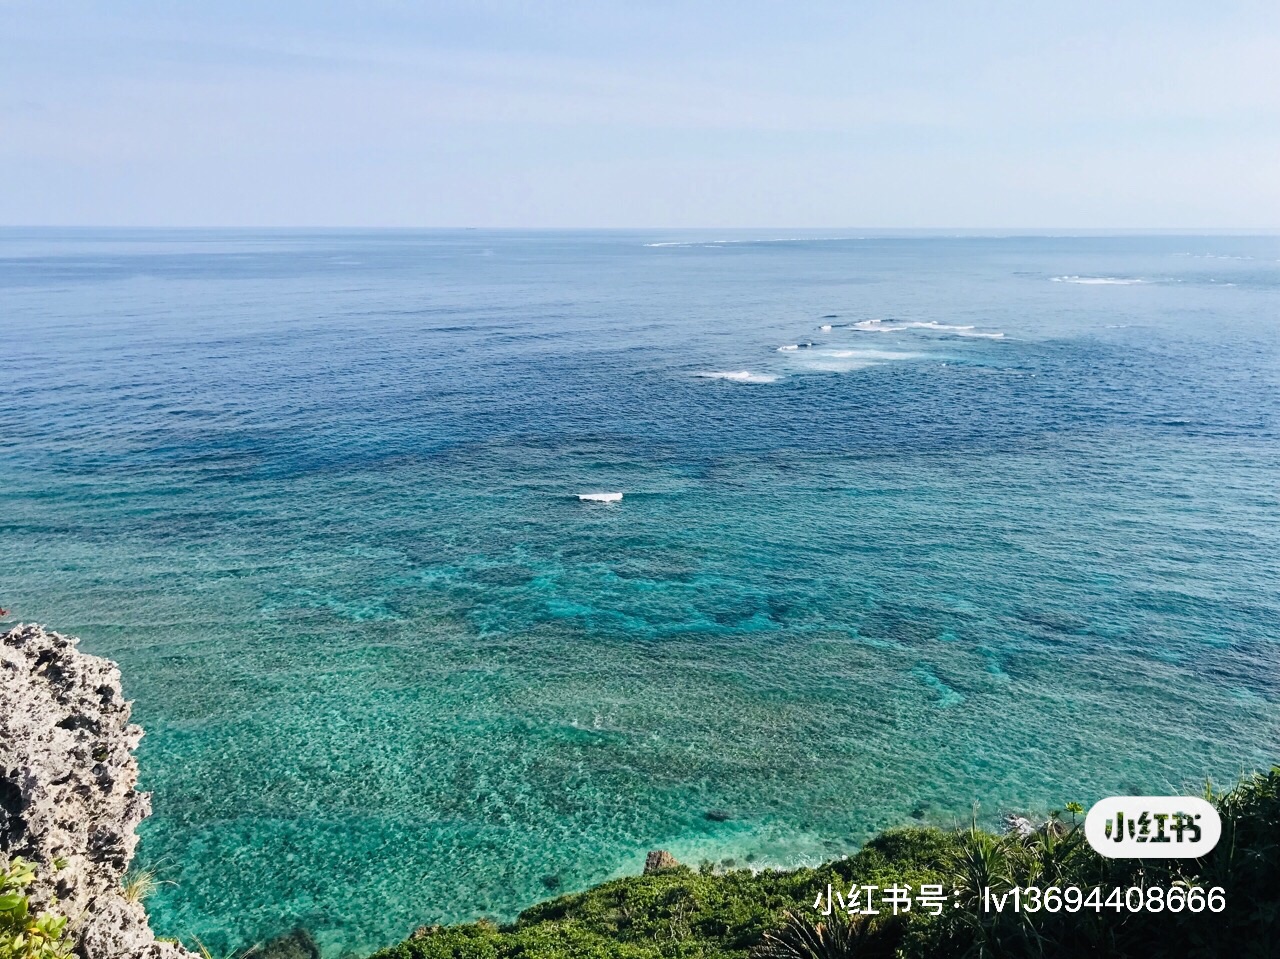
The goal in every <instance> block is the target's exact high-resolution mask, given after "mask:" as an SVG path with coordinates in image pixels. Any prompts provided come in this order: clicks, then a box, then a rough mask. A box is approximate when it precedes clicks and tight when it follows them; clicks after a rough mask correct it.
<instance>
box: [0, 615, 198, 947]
mask: <svg viewBox="0 0 1280 959" xmlns="http://www.w3.org/2000/svg"><path fill="white" fill-rule="evenodd" d="M77 642H78V640H76V639H74V638H71V637H67V636H62V635H59V634H58V633H51V632H46V631H45V630H44V629H43V628H42V627H40V626H34V625H19V626H17V627H15V628H13V629H11V630H9V631H8V632H7V633H4V634H0V857H4V858H13V857H15V856H21V857H23V858H24V859H28V860H31V861H32V862H34V863H36V864H37V865H38V866H39V867H40V871H39V878H38V880H37V882H36V883H35V884H34V885H32V886H31V887H30V889H29V890H28V892H29V895H30V897H31V901H32V906H33V908H35V909H36V910H39V909H43V908H49V907H52V908H55V909H56V910H57V911H58V912H60V913H62V914H63V915H65V916H67V917H69V919H70V921H71V925H70V928H71V930H72V934H73V936H74V938H75V941H76V954H77V955H78V956H79V957H80V959H194V955H193V954H192V953H190V952H188V951H187V950H185V949H183V948H182V947H181V946H177V945H174V944H172V943H168V942H161V941H158V940H157V939H156V938H155V936H154V934H153V933H152V932H151V927H150V926H149V925H148V923H147V915H146V911H145V910H144V909H143V906H142V904H141V903H139V902H132V901H130V900H129V899H127V898H125V896H124V892H123V880H124V877H125V873H126V872H127V870H128V868H129V863H130V862H131V861H132V859H133V853H134V849H135V847H136V846H137V844H138V837H137V834H136V832H135V830H136V829H137V826H138V824H139V823H140V822H142V820H143V819H145V818H146V816H147V815H148V814H149V813H150V811H151V803H150V799H149V797H148V796H147V794H146V793H140V792H138V791H137V789H135V788H134V787H135V786H136V784H137V781H138V763H137V760H135V759H134V757H133V750H134V749H135V747H136V746H137V745H138V740H139V739H141V738H142V730H141V729H140V728H139V727H138V726H135V725H132V724H131V723H130V722H129V708H130V704H129V703H128V702H127V701H126V700H125V698H124V694H123V693H122V691H121V688H120V671H119V670H118V669H117V668H116V666H115V664H113V663H111V662H109V661H108V660H105V659H100V658H98V657H97V656H90V655H88V654H87V653H82V652H80V651H79V650H78V649H76V643H77ZM55 862H65V865H62V867H61V868H58V869H55V867H54V863H55ZM55 899H56V905H54V901H55Z"/></svg>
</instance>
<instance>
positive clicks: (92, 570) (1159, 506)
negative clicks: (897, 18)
mask: <svg viewBox="0 0 1280 959" xmlns="http://www.w3.org/2000/svg"><path fill="white" fill-rule="evenodd" d="M852 236H853V234H851V235H850V237H852ZM788 237H789V235H788V234H732V235H726V234H723V233H706V234H656V233H644V234H641V233H599V234H587V233H582V234H570V233H549V234H537V233H496V232H481V231H458V232H436V233H338V232H332V233H233V232H172V233H165V232H157V231H152V232H123V231H114V232H112V231H30V230H28V231H19V230H8V231H3V232H0V333H2V334H3V343H4V349H3V351H0V381H2V382H3V388H2V390H0V423H3V431H2V433H0V550H2V551H3V555H5V556H6V557H8V559H7V561H6V562H5V563H4V566H3V573H2V578H0V605H7V606H12V607H14V617H15V618H21V619H23V620H26V621H41V622H45V623H47V624H49V625H50V626H51V627H54V628H57V629H60V630H62V631H64V632H71V633H76V634H79V635H80V636H82V637H83V640H84V645H85V647H86V648H88V649H89V650H90V651H93V652H97V653H101V654H104V655H108V656H111V657H114V658H115V659H117V660H119V661H120V663H121V666H122V668H123V670H124V675H125V684H126V691H127V692H128V694H129V695H130V696H131V697H133V698H134V699H136V700H137V704H136V716H137V718H138V720H139V721H140V722H141V723H142V724H144V725H145V727H146V729H147V736H146V738H145V739H144V741H143V745H142V748H141V750H140V760H141V764H142V769H143V776H144V780H145V785H146V787H147V788H149V789H151V790H153V791H154V793H155V796H154V805H155V815H154V816H153V818H152V819H151V820H149V821H148V822H147V823H146V824H145V825H144V827H143V835H144V840H143V843H142V846H141V856H142V859H143V861H144V862H146V863H147V864H150V865H154V866H155V867H156V868H157V869H158V871H159V872H160V874H161V875H162V877H163V878H166V879H169V880H172V881H173V883H174V884H173V885H166V886H162V887H161V888H160V890H159V891H158V893H157V894H156V896H155V898H154V899H153V900H152V901H151V904H150V908H151V911H152V913H153V915H154V919H155V925H156V926H157V928H158V929H159V930H160V931H161V932H162V933H165V934H171V935H178V936H183V937H188V938H189V937H191V936H194V935H198V936H199V937H200V938H201V939H202V940H203V941H204V942H206V943H208V944H209V945H210V946H212V947H214V948H224V947H227V948H229V947H231V946H233V945H236V944H239V943H245V942H248V941H253V940H255V939H259V938H261V937H263V936H267V935H270V934H273V933H276V932H279V931H282V930H285V929H288V928H291V927H293V926H295V925H298V924H302V925H305V926H308V927H309V928H311V929H313V930H314V931H315V933H316V934H317V936H318V937H319V939H320V940H321V941H322V943H323V944H324V946H325V948H326V952H327V953H328V954H330V955H333V956H338V955H340V954H342V953H343V952H344V951H352V952H356V953H359V952H361V951H362V950H366V951H367V950H368V949H371V948H373V947H374V946H377V945H381V944H386V943H389V942H392V941H395V940H397V939H399V938H401V937H403V936H404V935H405V934H407V932H408V931H409V930H410V929H412V928H413V927H414V926H415V925H417V924H420V923H426V922H438V921H454V920H461V919H467V918H471V917H474V916H478V915H492V916H498V917H509V916H511V915H513V914H514V913H515V912H516V911H518V910H519V909H521V908H523V907H524V906H527V905H529V904H530V903H532V902H534V901H536V900H538V899H541V898H545V897H546V896H547V895H550V894H551V893H552V891H553V890H567V889H573V888H580V887H583V886H586V885H588V884H590V883H593V882H596V881H599V880H601V879H604V878H606V877H608V876H612V875H616V874H620V873H626V872H637V871H638V870H639V868H640V866H641V864H642V862H643V857H644V853H645V851H646V850H648V849H653V848H659V847H661V848H666V849H670V850H671V851H673V852H674V853H675V854H676V855H677V856H678V857H680V858H682V859H686V860H692V861H695V862H696V861H697V860H699V859H702V858H704V857H706V858H714V859H716V860H721V859H733V860H735V861H736V862H738V863H739V864H741V863H746V862H749V863H752V864H755V865H768V864H790V863H797V862H803V861H813V860H817V859H821V858H826V857H830V856H832V855H836V854H839V853H842V852H846V851H849V850H851V849H853V848H855V847H856V846H857V845H858V844H859V843H861V842H862V841H864V840H865V839H866V837H867V836H868V835H870V834H872V833H873V832H875V831H877V830H879V829H882V828H884V827H886V826H890V825H894V824H900V823H904V822H915V821H925V822H935V823H939V824H948V823H951V822H952V821H954V820H955V819H956V817H966V816H967V815H968V813H969V810H970V807H971V804H972V803H974V802H980V803H981V804H982V806H981V810H982V813H983V814H985V815H989V816H994V815H996V814H997V813H999V812H1001V811H1003V810H1010V809H1017V810H1024V809H1041V810H1042V809H1045V808H1048V807H1050V806H1053V805H1060V804H1061V803H1063V802H1065V801H1068V800H1071V799H1077V800H1080V801H1082V802H1086V803H1087V802H1091V801H1093V800H1095V799H1097V798H1100V797H1101V796H1104V795H1107V794H1110V793H1117V792H1120V793H1124V792H1128V793H1138V794H1153V793H1155V794H1158V793H1165V792H1171V791H1174V792H1176V791H1178V790H1181V789H1186V788H1194V787H1195V785H1196V783H1197V782H1198V781H1199V780H1200V779H1201V778H1202V777H1204V776H1206V775H1212V776H1214V777H1216V778H1219V779H1221V780H1224V781H1225V780H1230V779H1231V778H1233V777H1234V776H1235V775H1236V774H1238V773H1239V772H1240V771H1241V770H1242V769H1248V768H1253V767H1256V766H1259V765H1263V764H1267V763H1270V762H1271V761H1273V760H1276V759H1277V755H1278V752H1280V749H1278V747H1280V670H1278V669H1277V667H1276V665H1275V664H1276V653H1277V649H1276V646H1277V639H1278V638H1280V631H1278V629H1277V625H1276V624H1277V623H1280V573H1278V572H1277V570H1280V526H1278V524H1277V523H1276V515H1277V507H1280V442H1278V438H1277V410H1278V408H1280V401H1278V400H1277V396H1280V392H1277V390H1278V388H1280V336H1278V335H1277V322H1278V321H1280V315H1278V314H1280V310H1278V309H1277V307H1278V305H1280V239H1278V238H1276V237H1235V238H1233V237H1189V236H1187V237H1174V236H1151V237H1128V238H1124V237H1093V238H1053V237H1007V238H1001V237H968V238H957V237H940V236H934V237H928V236H890V237H879V238H874V237H873V238H865V239H856V238H835V239H818V238H813V239H798V240H790V241H789V242H767V241H771V240H781V239H784V238H788ZM724 239H731V240H733V241H734V242H715V241H719V240H724ZM655 244H663V245H655ZM872 320H880V321H881V322H880V323H872V322H869V321H872ZM824 326H830V327H831V329H830V330H829V331H824V330H823V327H824ZM784 346H795V347H796V348H795V349H779V348H780V347H784ZM599 491H622V492H624V493H625V498H624V499H623V501H622V502H621V503H616V504H602V503H585V502H580V501H579V500H578V499H577V494H578V493H581V492H599ZM709 813H710V814H711V815H708V814H709ZM726 817H727V818H726Z"/></svg>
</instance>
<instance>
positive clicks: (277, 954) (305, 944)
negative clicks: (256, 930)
mask: <svg viewBox="0 0 1280 959" xmlns="http://www.w3.org/2000/svg"><path fill="white" fill-rule="evenodd" d="M251 955H252V957H253V959H320V947H319V946H317V945H316V941H315V939H313V938H312V936H311V933H309V932H308V931H307V930H305V929H301V928H299V929H295V930H293V932H289V933H285V934H284V935H283V936H279V937H278V938H275V939H272V940H271V941H270V942H267V943H264V944H263V945H261V946H259V947H258V948H257V949H255V950H254V951H253V952H252V953H251Z"/></svg>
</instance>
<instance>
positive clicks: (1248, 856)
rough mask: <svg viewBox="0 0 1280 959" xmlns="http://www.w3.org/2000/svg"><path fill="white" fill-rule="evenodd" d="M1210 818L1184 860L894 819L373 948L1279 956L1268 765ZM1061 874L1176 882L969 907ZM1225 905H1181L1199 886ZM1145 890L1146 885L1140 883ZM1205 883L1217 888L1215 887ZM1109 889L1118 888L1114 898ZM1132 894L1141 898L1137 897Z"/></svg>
mask: <svg viewBox="0 0 1280 959" xmlns="http://www.w3.org/2000/svg"><path fill="white" fill-rule="evenodd" d="M1206 797H1207V798H1209V799H1210V801H1212V802H1214V803H1215V805H1216V806H1217V808H1218V810H1219V812H1220V814H1221V816H1222V821H1223V833H1222V839H1221V841H1220V842H1219V844H1218V846H1217V848H1216V849H1215V850H1214V851H1213V852H1212V853H1211V854H1210V855H1208V856H1206V857H1204V858H1203V859H1199V860H1178V859H1172V860H1108V859H1104V858H1102V857H1101V856H1099V855H1098V854H1097V853H1095V852H1094V851H1093V850H1092V849H1091V848H1090V846H1089V845H1088V843H1087V842H1086V841H1085V838H1084V830H1083V820H1082V818H1081V816H1082V813H1083V809H1082V808H1081V807H1080V806H1079V805H1077V804H1074V803H1072V804H1069V805H1068V806H1067V807H1066V808H1065V809H1064V810H1062V811H1060V812H1058V813H1055V814H1054V815H1053V816H1052V817H1051V818H1050V819H1049V821H1048V822H1047V823H1045V824H1044V825H1043V826H1041V827H1040V828H1039V829H1037V830H1035V831H1033V832H1031V833H1030V834H1029V835H1026V836H1020V835H1014V834H1006V835H997V834H994V833H990V832H986V831H984V830H982V829H979V828H978V827H977V826H976V825H973V826H971V827H970V828H967V829H964V830H960V831H958V832H955V833H945V832H942V831H940V830H937V829H900V830H893V831H890V832H887V833H884V834H882V835H881V836H879V837H878V838H877V839H875V840H874V841H872V842H871V843H869V844H868V845H867V846H866V847H864V848H863V849H862V851H860V852H859V853H858V854H857V855H856V856H853V857H851V858H848V859H843V860H838V861H836V862H831V863H828V864H826V865H824V866H821V867H819V868H816V869H797V870H794V871H790V872H763V873H759V874H753V873H751V872H750V871H747V870H737V871H731V872H723V873H712V872H711V871H710V870H702V871H696V872H695V871H693V870H690V869H688V868H686V867H678V868H675V869H670V870H665V871H663V872H660V873H657V874H654V875H649V876H636V877H630V878H626V879H618V880H614V881H612V882H607V883H604V884H603V885H600V886H596V887H595V888H593V889H589V890H587V891H586V892H582V893H577V894H575V895H569V896H562V897H560V898H558V899H553V900H550V901H548V902H544V903H541V904H539V905H537V906H534V907H533V908H531V909H529V910H527V911H525V912H524V913H522V914H521V915H520V916H519V918H518V919H517V920H516V921H515V922H514V923H512V924H510V925H507V926H498V925H495V924H493V923H490V922H484V921H481V922H476V923H470V924H467V925H459V926H448V927H432V928H430V929H423V930H420V931H419V932H418V933H415V935H414V937H413V938H411V939H409V940H407V941H406V942H403V943H401V944H400V945H398V946H394V947H392V948H391V949H387V950H384V951H383V952H381V953H378V955H377V956H376V957H375V959H517V957H519V959H525V957H527V959H747V957H752V959H854V957H857V959H888V957H894V956H896V957H902V959H1022V957H1036V959H1076V957H1091V956H1105V957H1116V959H1120V957H1134V959H1138V957H1142V959H1147V957H1154V959H1159V957H1170V959H1173V957H1177V959H1194V957H1211V956H1230V957H1232V959H1249V957H1262V956H1273V955H1277V954H1280V767H1278V768H1276V769H1273V770H1272V771H1271V772H1269V773H1266V774H1259V775H1255V776H1251V777H1248V778H1246V779H1244V780H1243V781H1242V782H1241V783H1240V784H1239V785H1238V786H1236V787H1235V788H1234V789H1232V790H1231V791H1229V792H1226V793H1222V794H1215V793H1213V792H1212V791H1208V792H1207V793H1206ZM855 883H856V884H857V885H858V886H859V887H863V888H865V887H868V886H875V887H877V888H878V889H879V890H885V889H887V888H888V887H890V886H894V885H898V886H909V887H911V889H913V890H919V889H920V887H921V886H923V885H941V886H942V887H943V888H944V889H945V890H946V893H947V903H946V908H943V909H941V910H940V914H939V915H932V914H931V912H930V911H929V910H921V909H920V908H919V907H918V904H915V903H913V908H912V909H911V911H909V912H906V913H904V914H901V915H898V916H893V915H891V914H887V913H886V912H884V911H883V909H882V912H881V914H880V915H877V916H872V917H867V916H861V915H858V916H852V917H850V916H849V915H848V914H847V912H844V911H841V910H840V909H839V908H838V907H837V908H836V909H835V910H833V913H832V915H830V916H823V915H821V914H820V913H819V912H818V911H817V910H816V909H815V908H814V902H815V900H816V899H818V898H819V896H823V897H825V895H826V892H827V887H828V884H830V886H831V887H832V889H833V890H834V891H843V892H844V893H845V894H847V893H848V890H849V888H850V886H851V885H853V884H855ZM1015 887H1040V888H1042V889H1046V888H1049V887H1060V888H1063V889H1065V888H1067V887H1076V888H1078V889H1080V890H1081V891H1082V892H1083V893H1085V894H1087V893H1089V892H1091V891H1094V890H1096V891H1097V894H1098V896H1099V897H1100V899H1101V900H1102V901H1104V902H1105V901H1106V898H1107V896H1108V895H1109V894H1111V893H1112V891H1113V890H1116V889H1119V890H1121V892H1122V893H1123V892H1124V891H1125V890H1128V889H1130V888H1137V889H1139V890H1141V891H1142V895H1143V896H1144V897H1145V896H1147V894H1148V893H1147V890H1152V889H1156V888H1159V889H1161V890H1169V889H1177V890H1178V892H1177V893H1175V894H1174V896H1173V897H1172V900H1173V901H1174V903H1175V905H1176V904H1178V903H1182V904H1183V905H1182V907H1181V908H1180V909H1178V910H1177V911H1171V910H1169V909H1167V908H1165V909H1162V910H1161V911H1152V910H1151V909H1150V908H1147V907H1145V906H1144V908H1142V910H1141V911H1136V912H1130V911H1129V910H1128V909H1127V908H1123V907H1121V908H1119V909H1111V908H1103V909H1101V911H1094V910H1093V909H1090V908H1086V909H1081V910H1079V911H1076V912H1068V911H1066V910H1065V909H1059V910H1058V911H1055V912H1050V911H1047V910H1041V911H1039V912H1036V913H1028V912H1025V911H1022V912H1016V913H1015V912H1013V911H1012V910H1011V909H1009V908H1006V909H1005V910H1004V911H1002V912H996V911H994V910H984V909H983V890H984V889H990V890H992V892H993V893H994V894H999V893H1003V892H1007V891H1009V890H1011V889H1013V888H1015ZM1214 888H1218V889H1221V890H1222V897H1223V901H1225V908H1223V909H1222V910H1221V911H1220V912H1216V913H1215V912H1212V911H1210V910H1209V909H1202V911H1200V912H1198V913H1193V912H1191V911H1189V910H1188V908H1186V906H1185V901H1186V899H1187V898H1188V895H1187V894H1188V892H1189V891H1190V890H1197V891H1196V892H1192V893H1190V899H1191V900H1192V901H1193V902H1199V903H1201V904H1203V903H1204V901H1205V900H1204V898H1203V897H1204V896H1205V895H1206V894H1207V892H1208V891H1209V890H1210V889H1214ZM1151 895H1153V896H1154V893H1152V894H1151ZM1215 895H1216V893H1215ZM1118 901H1119V900H1117V902H1118ZM1144 901H1145V900H1144Z"/></svg>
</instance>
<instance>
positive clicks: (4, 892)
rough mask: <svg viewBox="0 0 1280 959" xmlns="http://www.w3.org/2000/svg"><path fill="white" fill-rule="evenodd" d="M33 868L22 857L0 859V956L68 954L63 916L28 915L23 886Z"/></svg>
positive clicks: (37, 958)
mask: <svg viewBox="0 0 1280 959" xmlns="http://www.w3.org/2000/svg"><path fill="white" fill-rule="evenodd" d="M35 878H36V870H35V867H34V866H32V865H31V863H29V862H26V861H25V860H23V859H14V860H13V861H12V862H7V863H0V959H63V957H65V956H68V955H70V954H71V942H70V940H69V939H68V938H67V934H66V928H67V920H66V917H65V916H57V915H54V914H53V913H49V912H43V913H41V914H40V915H38V916H32V915H31V909H30V903H29V902H28V901H27V896H26V893H25V890H26V888H27V887H28V886H30V885H31V883H33V882H35Z"/></svg>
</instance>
